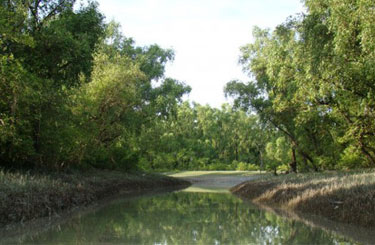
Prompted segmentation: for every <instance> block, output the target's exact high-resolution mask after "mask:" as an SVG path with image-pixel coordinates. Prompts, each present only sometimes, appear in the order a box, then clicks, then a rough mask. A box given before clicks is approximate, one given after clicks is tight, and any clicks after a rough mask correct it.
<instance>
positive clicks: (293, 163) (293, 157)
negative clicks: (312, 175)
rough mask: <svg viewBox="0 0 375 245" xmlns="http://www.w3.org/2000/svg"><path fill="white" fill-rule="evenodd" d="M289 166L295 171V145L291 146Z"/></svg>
mask: <svg viewBox="0 0 375 245" xmlns="http://www.w3.org/2000/svg"><path fill="white" fill-rule="evenodd" d="M289 166H290V169H291V170H292V172H294V173H297V158H296V148H295V146H293V147H292V161H291V162H290V164H289Z"/></svg>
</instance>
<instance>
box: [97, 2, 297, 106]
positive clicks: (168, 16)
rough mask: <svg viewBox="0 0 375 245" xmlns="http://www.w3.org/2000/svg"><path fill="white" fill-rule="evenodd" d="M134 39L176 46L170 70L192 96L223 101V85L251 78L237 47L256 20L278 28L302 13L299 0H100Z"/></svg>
mask: <svg viewBox="0 0 375 245" xmlns="http://www.w3.org/2000/svg"><path fill="white" fill-rule="evenodd" d="M98 2H99V9H100V10H101V11H102V12H103V13H104V14H105V16H106V17H107V21H110V20H112V19H113V20H115V21H116V22H119V23H120V24H121V26H122V31H123V34H124V35H125V36H127V37H132V38H133V39H134V40H135V41H136V45H139V46H144V45H151V44H154V43H156V44H159V45H160V46H161V47H162V48H172V49H173V50H174V51H175V60H174V62H173V63H171V64H169V65H168V66H167V70H166V76H167V77H172V78H175V79H177V80H179V81H182V82H185V83H186V84H188V85H190V86H191V87H192V92H191V94H190V95H189V97H188V99H189V100H190V101H196V102H198V103H200V104H209V105H211V106H213V107H220V106H221V104H222V103H225V102H228V101H227V100H226V99H225V97H224V92H223V89H224V86H225V84H226V83H227V82H229V81H231V80H233V79H241V80H248V79H247V77H246V76H245V75H244V73H243V72H242V68H241V66H240V65H238V58H239V56H240V52H239V48H240V47H241V46H243V45H245V44H247V43H250V42H251V41H252V36H251V31H252V28H253V26H259V27H262V28H271V29H272V28H274V27H275V26H276V25H278V24H280V23H282V22H284V21H285V20H286V18H287V17H288V16H290V15H294V14H296V13H300V12H301V11H302V10H303V5H302V3H301V2H300V0H99V1H98Z"/></svg>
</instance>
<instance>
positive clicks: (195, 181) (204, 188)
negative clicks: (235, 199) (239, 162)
mask: <svg viewBox="0 0 375 245" xmlns="http://www.w3.org/2000/svg"><path fill="white" fill-rule="evenodd" d="M168 175H169V176H171V177H175V178H181V179H184V180H187V181H189V182H191V183H192V185H191V186H190V187H189V188H188V189H186V190H185V191H193V192H199V191H201V192H229V189H230V188H231V187H233V186H236V185H238V184H240V183H242V182H245V181H248V180H253V179H256V178H259V176H260V174H259V172H251V171H184V172H179V173H174V174H168Z"/></svg>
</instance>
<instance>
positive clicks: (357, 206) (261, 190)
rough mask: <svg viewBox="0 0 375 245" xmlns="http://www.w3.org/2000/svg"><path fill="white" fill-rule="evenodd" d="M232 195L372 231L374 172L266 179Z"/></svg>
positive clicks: (299, 175) (333, 173)
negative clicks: (369, 228)
mask: <svg viewBox="0 0 375 245" xmlns="http://www.w3.org/2000/svg"><path fill="white" fill-rule="evenodd" d="M231 191H232V192H234V193H235V194H237V195H239V196H241V197H244V198H246V199H250V200H252V201H253V202H255V203H261V204H267V205H271V206H277V207H279V208H282V209H289V210H295V211H302V212H307V213H312V214H317V215H322V216H325V217H328V218H330V219H333V220H336V221H340V222H346V223H351V224H358V225H362V226H368V227H375V215H374V213H375V205H374V204H375V172H374V171H365V172H347V173H343V172H331V173H325V174H298V175H289V176H283V177H272V178H271V177H268V178H265V179H262V180H255V181H250V182H247V183H243V184H241V185H238V186H236V187H234V188H233V189H232V190H231Z"/></svg>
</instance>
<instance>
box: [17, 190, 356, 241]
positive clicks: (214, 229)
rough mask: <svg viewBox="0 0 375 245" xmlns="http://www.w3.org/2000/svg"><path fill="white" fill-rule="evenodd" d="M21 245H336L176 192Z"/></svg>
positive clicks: (267, 217) (227, 199)
mask: <svg viewBox="0 0 375 245" xmlns="http://www.w3.org/2000/svg"><path fill="white" fill-rule="evenodd" d="M23 242H25V243H54V244H55V243H76V244H81V243H107V242H108V243H126V244H184V243H185V244H254V243H255V244H270V243H272V244H337V243H341V242H346V243H350V242H349V241H347V240H345V239H344V238H340V237H338V236H336V235H334V234H331V233H327V232H326V231H323V230H320V229H316V228H311V227H309V226H306V225H303V224H302V223H299V222H295V221H291V220H287V219H285V218H282V217H279V216H276V215H274V214H271V213H268V212H265V211H263V210H259V209H257V208H255V207H252V206H250V205H249V204H247V203H243V201H241V200H240V199H238V198H236V197H235V196H232V195H231V194H221V193H187V192H175V193H169V194H165V195H159V196H153V197H142V198H138V199H130V200H122V201H120V200H119V201H116V202H113V203H112V204H110V205H108V206H106V207H104V208H102V209H100V210H97V211H96V212H93V213H90V214H87V215H84V216H82V217H79V216H78V217H75V218H74V219H72V220H71V221H70V222H68V223H66V224H64V225H62V226H59V227H55V228H53V229H51V230H49V231H48V232H45V233H42V234H38V235H34V236H32V237H28V238H26V239H25V240H24V241H23Z"/></svg>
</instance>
